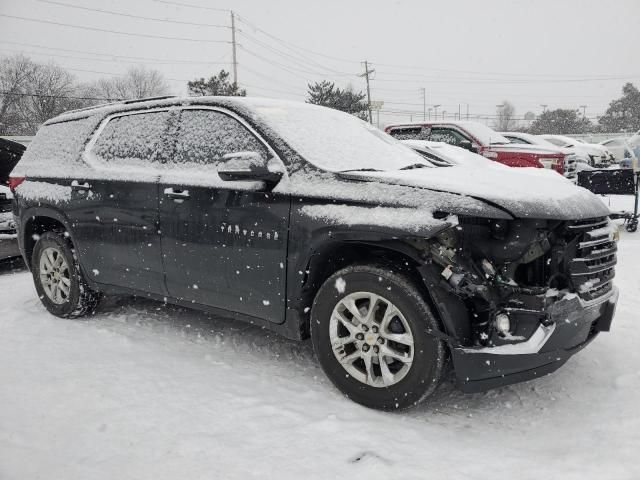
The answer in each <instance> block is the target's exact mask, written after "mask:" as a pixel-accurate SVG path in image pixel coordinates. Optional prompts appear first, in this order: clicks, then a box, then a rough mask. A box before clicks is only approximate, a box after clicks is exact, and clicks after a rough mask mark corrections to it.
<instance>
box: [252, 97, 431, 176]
mask: <svg viewBox="0 0 640 480" xmlns="http://www.w3.org/2000/svg"><path fill="white" fill-rule="evenodd" d="M249 102H251V103H253V105H254V107H255V109H256V112H257V113H258V115H259V117H260V120H262V121H263V122H265V123H266V124H267V125H269V126H270V127H271V128H272V129H273V130H274V131H275V132H276V133H278V134H279V135H280V136H281V137H282V138H283V139H284V140H285V141H286V142H287V143H288V144H289V145H290V146H291V147H293V148H294V149H295V150H296V151H297V152H298V153H299V154H300V155H302V156H303V157H304V159H305V160H307V161H308V162H310V163H312V164H313V165H315V166H316V167H318V168H321V169H323V170H328V171H331V172H339V171H345V170H381V171H382V170H399V169H401V168H405V167H409V166H415V165H416V164H426V161H425V160H424V159H423V157H422V156H420V155H418V154H417V153H416V152H414V151H413V150H411V149H410V148H408V147H406V146H404V145H402V144H401V143H400V142H399V141H398V140H396V139H394V138H393V137H391V136H390V135H388V134H386V133H384V132H382V131H380V130H378V129H377V128H375V127H373V126H372V125H370V124H368V123H366V122H364V121H362V120H360V119H358V118H356V117H354V116H353V115H350V114H347V113H344V112H340V111H338V110H333V109H330V108H325V107H319V106H316V105H309V104H301V103H295V102H284V101H269V100H263V99H251V100H247V103H249Z"/></svg>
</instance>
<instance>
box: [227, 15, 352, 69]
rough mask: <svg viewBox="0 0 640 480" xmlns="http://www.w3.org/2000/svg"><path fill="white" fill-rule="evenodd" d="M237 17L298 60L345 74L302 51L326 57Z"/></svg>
mask: <svg viewBox="0 0 640 480" xmlns="http://www.w3.org/2000/svg"><path fill="white" fill-rule="evenodd" d="M236 17H237V18H238V20H240V21H241V22H242V23H244V24H245V25H247V26H248V27H250V28H252V29H253V30H255V31H256V32H260V33H262V34H263V35H265V36H267V37H269V38H271V39H273V40H275V41H276V42H278V43H280V44H281V45H283V46H284V47H285V48H288V49H289V50H290V51H292V52H293V53H295V55H297V56H298V57H296V58H300V57H302V58H300V60H302V61H304V62H306V63H309V64H313V65H314V66H317V67H320V68H322V69H324V70H329V71H332V72H335V73H343V72H340V71H338V70H335V69H333V68H329V67H327V66H325V65H322V64H320V63H318V62H316V61H315V60H313V59H312V58H309V56H308V54H307V55H305V54H302V53H300V51H307V52H309V53H314V54H316V55H321V56H324V55H322V54H318V53H315V52H312V51H310V50H306V49H305V48H303V47H298V46H296V45H293V44H291V43H290V42H287V41H285V40H282V39H280V38H278V37H276V36H275V35H272V34H270V33H269V32H266V31H265V30H263V29H261V28H259V27H257V26H256V25H254V24H253V23H251V22H249V21H248V20H246V19H245V18H244V17H242V16H240V15H238V14H236ZM349 63H357V62H351V61H349Z"/></svg>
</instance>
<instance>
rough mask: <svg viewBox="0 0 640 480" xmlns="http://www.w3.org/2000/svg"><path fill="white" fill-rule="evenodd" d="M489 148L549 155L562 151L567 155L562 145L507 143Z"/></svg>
mask: <svg viewBox="0 0 640 480" xmlns="http://www.w3.org/2000/svg"><path fill="white" fill-rule="evenodd" d="M490 148H491V150H494V151H502V152H524V153H533V154H537V155H549V154H554V153H555V154H558V153H563V154H565V155H567V153H566V152H565V150H569V149H566V148H562V147H552V146H547V145H524V144H522V143H510V144H507V145H491V147H490Z"/></svg>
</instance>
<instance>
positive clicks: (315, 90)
mask: <svg viewBox="0 0 640 480" xmlns="http://www.w3.org/2000/svg"><path fill="white" fill-rule="evenodd" d="M308 87H309V90H308V92H307V103H313V104H314V105H322V106H324V107H329V108H335V109H336V110H341V111H343V112H347V113H350V114H352V115H355V116H356V117H358V118H360V119H362V120H367V118H368V106H367V102H366V100H365V98H366V95H365V94H364V93H362V92H355V91H353V90H352V89H351V88H350V87H347V88H346V89H344V90H341V89H340V88H337V87H336V85H335V83H333V82H329V81H327V80H324V81H322V82H316V83H315V84H313V85H312V84H309V85H308Z"/></svg>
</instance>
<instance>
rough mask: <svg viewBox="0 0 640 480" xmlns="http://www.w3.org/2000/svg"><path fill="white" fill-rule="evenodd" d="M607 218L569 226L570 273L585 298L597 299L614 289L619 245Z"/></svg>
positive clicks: (574, 223) (584, 221)
mask: <svg viewBox="0 0 640 480" xmlns="http://www.w3.org/2000/svg"><path fill="white" fill-rule="evenodd" d="M614 228H616V227H615V226H612V225H611V224H610V222H609V219H608V218H607V217H602V218H596V219H589V220H581V221H576V222H572V223H570V224H568V225H567V230H568V233H569V241H568V243H567V247H568V249H567V253H568V256H567V273H568V274H569V276H570V279H571V283H572V285H573V287H574V289H575V291H576V293H577V294H578V295H579V296H580V297H581V298H583V299H584V300H593V299H595V298H598V297H600V296H602V295H604V294H606V293H607V292H609V291H610V290H611V289H612V288H613V285H612V281H613V278H614V277H615V265H616V262H617V258H616V252H617V250H618V247H617V245H616V242H615V241H613V239H612V231H613V229H614Z"/></svg>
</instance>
